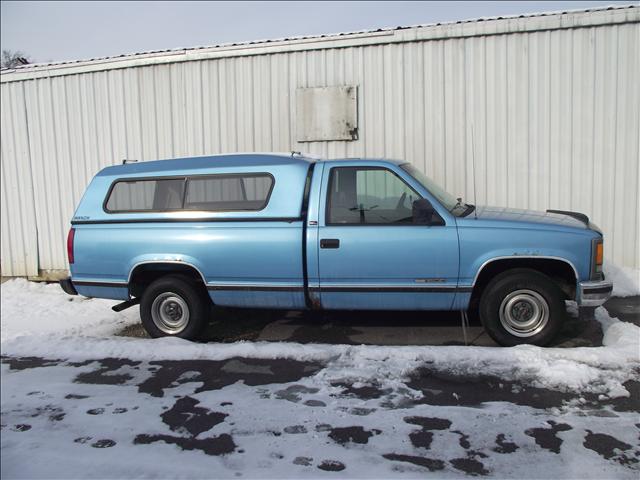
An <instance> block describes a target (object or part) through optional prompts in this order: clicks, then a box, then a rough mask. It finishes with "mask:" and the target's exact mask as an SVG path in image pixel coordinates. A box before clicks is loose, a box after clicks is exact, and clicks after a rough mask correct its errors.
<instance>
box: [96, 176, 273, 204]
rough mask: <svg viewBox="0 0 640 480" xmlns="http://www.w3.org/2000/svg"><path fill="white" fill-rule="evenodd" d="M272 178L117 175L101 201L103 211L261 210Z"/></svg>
mask: <svg viewBox="0 0 640 480" xmlns="http://www.w3.org/2000/svg"><path fill="white" fill-rule="evenodd" d="M274 183H275V181H274V178H273V176H272V175H271V174H269V173H240V174H220V175H194V176H187V177H185V176H180V177H153V178H133V179H119V180H116V181H115V182H113V184H112V185H111V187H110V188H109V191H108V193H107V196H106V199H105V201H104V205H103V209H104V211H105V212H106V213H139V212H146V213H150V212H172V211H177V210H191V211H194V210H195V211H209V212H229V211H260V210H263V209H264V208H265V207H266V206H267V204H268V203H269V198H270V197H271V192H272V191H273V186H274Z"/></svg>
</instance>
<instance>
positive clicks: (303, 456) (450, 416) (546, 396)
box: [1, 297, 640, 478]
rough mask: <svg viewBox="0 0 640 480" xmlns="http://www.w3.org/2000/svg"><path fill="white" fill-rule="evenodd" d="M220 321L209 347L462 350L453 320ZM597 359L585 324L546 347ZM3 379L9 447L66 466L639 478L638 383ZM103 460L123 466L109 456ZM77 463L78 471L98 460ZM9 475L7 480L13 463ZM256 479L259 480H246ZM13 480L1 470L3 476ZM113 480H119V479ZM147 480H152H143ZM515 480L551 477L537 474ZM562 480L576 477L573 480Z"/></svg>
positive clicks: (97, 372) (80, 373)
mask: <svg viewBox="0 0 640 480" xmlns="http://www.w3.org/2000/svg"><path fill="white" fill-rule="evenodd" d="M606 307H607V309H608V310H609V312H610V315H611V316H615V317H618V318H620V319H621V320H624V321H630V322H633V323H635V324H638V322H639V319H640V297H631V298H627V299H612V300H610V301H609V302H608V304H607V305H606ZM215 314H216V315H217V318H220V321H214V323H213V324H212V326H211V328H210V329H209V331H208V332H207V338H206V341H209V342H232V341H237V340H240V339H244V340H260V341H288V342H299V343H329V344H331V343H333V344H378V345H463V344H464V337H463V332H462V329H461V326H460V318H459V315H458V314H455V313H453V314H451V313H448V314H447V313H445V314H443V313H433V314H427V313H424V312H420V313H415V312H409V313H406V312H404V313H402V312H399V313H395V312H391V313H390V312H373V313H372V312H367V313H357V314H354V313H353V312H334V313H327V314H323V315H321V316H317V315H313V316H312V315H308V314H302V313H300V312H256V311H247V310H218V311H216V312H215ZM214 318H216V317H214ZM217 318H216V319H217ZM222 318H224V319H226V322H223V321H222ZM230 319H233V322H230V321H229V320H230ZM430 319H431V321H430ZM434 323H435V325H434ZM427 324H428V326H425V325H427ZM121 334H123V335H129V336H144V333H143V332H141V331H140V330H137V329H136V328H133V329H131V328H130V329H128V330H127V331H124V332H121ZM466 334H467V340H468V343H470V344H473V345H478V346H493V345H494V343H493V342H492V341H491V339H490V338H488V337H487V336H486V334H485V333H484V332H483V330H482V327H481V326H480V325H471V326H470V328H469V329H468V330H467V332H466ZM601 343H602V331H601V328H600V325H599V323H598V322H597V321H595V320H594V319H593V318H589V317H584V316H583V317H576V318H574V317H572V318H570V319H569V320H568V322H567V324H566V325H565V328H564V329H563V331H562V332H561V334H560V335H559V337H558V340H557V341H556V344H555V346H557V347H574V346H598V345H601ZM2 364H3V367H2V368H3V370H2V371H3V376H5V379H6V378H8V376H9V375H14V376H15V377H11V378H18V377H20V376H22V377H23V378H22V380H21V381H16V382H14V384H12V385H17V386H16V389H15V391H12V392H10V393H7V392H5V393H3V404H4V405H3V411H2V422H1V429H2V433H3V436H7V434H9V433H10V434H11V435H18V434H19V435H30V434H31V435H36V433H35V432H38V433H37V434H38V435H39V436H40V437H33V438H49V437H50V439H49V442H53V443H60V447H59V448H61V449H63V450H64V449H69V448H71V445H73V450H69V451H73V452H78V455H80V456H81V455H83V453H82V452H85V453H86V452H87V451H88V450H86V448H89V449H90V451H94V449H99V451H100V452H110V451H114V452H118V453H117V455H122V453H121V452H123V451H124V450H119V449H122V448H126V449H127V451H129V450H128V449H130V448H135V449H136V450H135V451H136V452H137V453H136V455H140V458H141V461H147V462H150V463H153V462H154V458H155V457H153V455H152V454H151V453H149V452H151V450H149V449H151V448H152V446H158V445H164V446H165V447H166V446H172V447H173V450H166V449H164V450H162V452H164V453H163V455H167V458H168V459H171V461H172V462H178V463H179V462H180V457H175V458H174V457H173V455H176V454H177V453H179V452H191V453H192V454H193V453H198V454H200V455H204V456H205V457H207V458H214V457H215V458H225V459H228V458H243V459H246V460H243V461H238V462H236V463H233V462H231V463H229V461H228V460H225V462H227V463H225V465H226V468H228V469H229V471H228V472H227V474H228V475H229V476H233V475H234V473H233V472H234V471H235V476H242V475H243V473H242V472H243V470H244V471H245V472H250V473H249V474H247V475H245V476H248V477H260V476H262V477H264V476H269V477H274V476H278V473H277V472H279V471H280V472H282V471H285V472H287V475H288V476H293V477H295V476H297V475H298V474H299V475H301V476H305V475H306V476H317V475H319V474H321V473H322V472H343V475H344V476H349V475H353V474H354V473H355V472H356V471H357V470H355V469H357V468H363V467H362V466H360V467H358V461H359V460H356V459H358V458H359V456H360V457H362V458H365V457H366V455H365V453H364V452H365V451H364V450H361V449H362V448H365V447H364V446H365V445H366V446H367V448H368V447H370V448H371V449H372V450H371V451H372V452H373V453H375V458H376V459H377V460H369V459H367V460H366V461H367V462H371V461H374V462H377V461H380V462H387V463H388V464H389V465H392V470H390V471H389V472H391V471H393V472H396V473H397V474H406V475H409V476H416V475H418V476H420V475H422V474H424V473H428V472H440V473H442V474H454V475H455V474H456V472H457V474H459V475H462V476H464V475H480V476H483V475H493V476H509V475H513V474H514V470H512V469H511V468H512V467H506V466H507V465H510V464H511V463H512V462H520V463H522V462H527V461H531V462H532V464H534V465H535V464H536V463H538V464H545V465H546V466H547V468H548V469H549V470H547V472H549V473H550V474H557V472H562V471H563V470H562V469H561V467H562V465H564V464H565V463H566V462H567V459H570V458H572V455H576V457H575V458H587V459H589V461H592V462H594V463H593V465H594V467H593V468H594V469H595V470H594V472H595V476H600V475H598V474H597V473H598V472H599V471H601V472H602V477H604V476H612V477H621V478H622V477H628V478H637V476H638V472H640V470H639V467H640V436H639V435H640V417H638V413H639V412H640V382H639V381H635V380H630V381H628V382H627V383H625V384H624V386H625V388H626V389H627V390H628V391H629V393H630V396H628V397H618V398H609V397H606V396H602V395H600V396H598V395H588V394H576V393H572V392H559V391H554V390H548V389H545V388H536V387H534V386H531V385H529V384H527V383H526V382H509V381H505V380H503V379H500V378H497V377H493V376H490V375H480V376H473V377H471V376H465V375H462V374H459V373H453V372H450V371H439V370H437V369H436V368H435V367H433V366H430V365H424V366H423V367H422V368H419V369H417V370H415V371H413V372H411V373H410V375H409V376H408V378H407V379H406V380H405V381H404V385H401V386H400V387H397V388H393V389H391V388H386V387H382V386H381V385H380V384H378V383H376V381H375V380H371V381H369V382H365V383H362V382H358V381H355V380H353V379H350V378H348V376H347V377H345V378H339V377H337V378H330V377H327V376H324V377H323V376H319V377H317V378H314V376H317V375H318V373H319V372H321V371H322V370H323V369H324V368H325V367H326V365H324V364H322V363H320V362H305V361H298V360H291V359H289V360H287V359H275V360H274V359H247V358H231V359H228V360H222V361H214V360H181V361H150V362H139V361H131V360H127V359H115V358H104V359H92V360H87V361H84V362H75V363H74V362H70V361H65V360H57V359H46V358H41V357H32V358H14V357H3V358H2ZM43 372H45V378H47V379H48V381H47V383H46V384H35V383H34V380H33V379H42V378H43V377H42V373H43ZM639 373H640V372H639ZM40 381H41V380H40ZM255 402H264V408H263V410H262V411H261V412H257V411H255V410H256V408H255V405H259V403H257V404H256V403H255ZM498 406H499V407H498ZM505 415H507V416H508V417H509V420H508V421H506V422H505ZM269 417H272V418H269ZM106 418H108V420H107V421H105V420H101V419H106ZM632 418H636V421H635V422H634V421H630V419H632ZM150 419H152V420H150ZM336 420H338V421H337V422H336ZM11 438H14V437H11ZM65 442H66V446H65ZM256 442H257V443H256ZM566 442H569V445H567V443H566ZM258 444H259V445H260V446H259V447H258V446H256V445H258ZM305 444H306V445H307V447H304V445H305ZM5 445H6V444H4V443H3V446H5ZM265 445H268V446H267V447H265ZM318 445H321V446H322V447H321V448H319V447H318ZM56 448H57V447H56ZM82 448H85V450H81V449H82ZM141 449H142V450H141ZM357 449H360V450H357ZM65 451H66V450H65ZM95 451H97V450H95ZM354 452H355V454H354ZM367 452H368V451H367ZM587 454H588V455H592V456H591V457H589V456H588V455H587ZM102 455H103V456H105V455H106V457H105V458H113V460H112V461H113V462H116V461H117V455H116V456H114V457H109V455H113V454H110V453H104V454H102ZM145 455H149V457H145ZM354 455H355V456H354ZM584 455H587V456H586V457H585V456H584ZM74 456H75V454H74ZM25 458H26V457H25ZM87 458H88V459H89V460H87V462H88V461H90V459H91V458H92V457H87ZM189 458H196V457H189ZM247 458H248V459H247ZM372 458H373V457H372ZM145 459H146V460H145ZM594 459H595V460H594ZM598 459H599V462H600V463H598ZM11 460H12V461H14V462H16V463H15V465H14V467H15V466H16V465H17V463H19V462H21V461H23V460H20V459H18V458H12V459H11ZM6 461H7V457H3V463H6ZM74 461H77V462H82V460H80V459H79V458H78V459H75V460H74ZM81 465H82V464H81ZM158 465H160V466H161V465H162V461H159V460H158ZM247 465H249V466H247ZM34 468H36V467H34ZM87 468H90V466H89V464H87ZM158 468H160V467H158ZM193 468H196V467H195V466H194V467H193ZM279 468H280V469H282V468H285V470H278V469H279ZM381 468H382V467H381ZM554 468H555V469H556V470H554ZM599 468H600V469H601V470H598V469H599ZM261 469H262V470H261ZM164 471H165V472H166V470H164ZM260 471H261V472H263V474H261V475H258V474H256V472H260ZM15 472H16V470H14V469H11V467H10V466H6V465H5V466H3V476H5V475H4V474H7V475H6V476H9V477H10V476H12V475H11V474H12V473H14V474H15ZM27 472H28V470H27ZM111 472H112V474H113V476H128V475H126V472H127V470H122V471H121V470H118V469H117V468H115V469H114V470H112V471H111ZM196 472H197V469H196V470H194V471H193V473H194V476H198V475H197V473H196ZM314 472H316V473H314ZM380 472H381V473H380V475H381V476H386V475H387V474H385V473H384V472H385V470H380ZM505 472H506V473H505ZM509 472H511V474H509ZM516 472H517V470H516ZM138 473H139V472H138ZM609 474H611V475H609ZM144 475H145V476H147V475H148V476H157V475H161V474H159V473H158V472H157V471H156V473H154V471H153V469H151V470H150V471H145V473H144ZM519 475H521V474H519ZM18 476H21V475H18ZM54 476H55V475H54ZM169 476H170V475H169ZM213 476H216V475H213ZM222 476H225V475H222ZM525 476H530V477H540V476H547V475H546V474H544V473H541V472H540V471H538V470H536V469H534V470H531V474H530V475H525ZM561 476H562V475H561ZM564 476H568V477H571V473H570V471H569V470H567V471H566V472H565V475H564Z"/></svg>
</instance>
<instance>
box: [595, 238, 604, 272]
mask: <svg viewBox="0 0 640 480" xmlns="http://www.w3.org/2000/svg"><path fill="white" fill-rule="evenodd" d="M603 258H604V254H603V249H602V242H598V243H596V272H601V271H602V261H603Z"/></svg>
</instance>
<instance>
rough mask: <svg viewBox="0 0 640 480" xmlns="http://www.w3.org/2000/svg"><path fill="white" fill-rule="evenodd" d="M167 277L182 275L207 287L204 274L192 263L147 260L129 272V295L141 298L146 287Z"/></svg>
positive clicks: (137, 264)
mask: <svg viewBox="0 0 640 480" xmlns="http://www.w3.org/2000/svg"><path fill="white" fill-rule="evenodd" d="M166 275H182V276H185V277H187V278H189V279H191V280H192V281H194V282H196V283H198V284H199V285H202V287H203V288H205V289H206V286H207V282H206V279H205V276H204V274H203V273H202V271H201V270H200V269H199V268H198V267H196V266H195V265H193V264H192V263H189V262H184V261H180V260H145V261H141V262H138V263H136V264H135V265H134V266H133V267H132V268H131V270H130V271H129V276H128V278H127V285H128V288H129V295H130V296H132V297H139V296H141V295H142V293H143V292H144V290H145V289H146V287H148V286H149V285H150V284H151V283H152V282H154V281H155V280H157V279H159V278H161V277H163V276H166Z"/></svg>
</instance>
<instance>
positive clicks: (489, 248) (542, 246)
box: [459, 228, 591, 285]
mask: <svg viewBox="0 0 640 480" xmlns="http://www.w3.org/2000/svg"><path fill="white" fill-rule="evenodd" d="M459 236H460V284H461V285H473V284H474V283H475V280H476V278H477V277H478V275H479V274H480V272H481V270H482V268H483V267H485V266H486V265H488V264H489V263H490V262H492V261H495V260H502V259H522V258H532V259H535V258H537V259H552V260H558V261H562V262H565V263H567V264H568V265H570V266H571V268H572V269H573V272H574V274H575V276H576V279H577V281H578V282H579V281H584V280H588V279H589V275H590V268H591V264H590V262H591V241H590V238H589V237H587V236H585V235H577V234H571V233H558V232H552V231H549V232H546V231H537V230H514V231H509V230H508V229H500V231H498V232H496V230H495V229H485V228H466V229H465V228H462V229H459Z"/></svg>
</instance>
